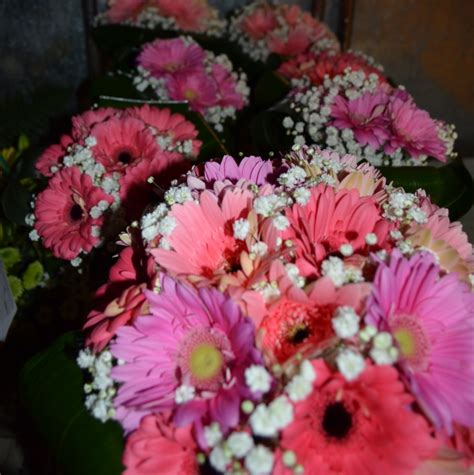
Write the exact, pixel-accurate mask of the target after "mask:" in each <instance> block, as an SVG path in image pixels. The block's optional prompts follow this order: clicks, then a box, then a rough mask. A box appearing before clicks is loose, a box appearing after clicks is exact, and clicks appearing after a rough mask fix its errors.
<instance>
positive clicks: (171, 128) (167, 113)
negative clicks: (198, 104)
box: [127, 104, 202, 156]
mask: <svg viewBox="0 0 474 475" xmlns="http://www.w3.org/2000/svg"><path fill="white" fill-rule="evenodd" d="M127 114H128V115H130V116H131V117H136V118H137V119H141V120H143V122H145V124H146V125H147V126H148V127H152V128H153V129H154V130H155V131H156V132H157V133H158V135H159V136H161V137H170V138H171V140H172V143H173V145H175V144H176V143H177V142H184V141H186V140H191V141H192V152H191V155H192V156H197V155H199V151H200V149H201V145H202V142H201V141H200V140H198V139H197V137H198V130H197V129H196V127H195V125H194V124H193V123H192V122H190V121H189V120H186V118H185V117H184V115H182V114H176V113H173V112H171V110H170V109H168V108H164V109H159V108H158V107H151V106H149V105H148V104H145V105H144V106H142V107H133V108H131V109H127Z"/></svg>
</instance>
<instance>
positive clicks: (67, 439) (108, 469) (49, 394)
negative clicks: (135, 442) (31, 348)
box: [20, 333, 123, 475]
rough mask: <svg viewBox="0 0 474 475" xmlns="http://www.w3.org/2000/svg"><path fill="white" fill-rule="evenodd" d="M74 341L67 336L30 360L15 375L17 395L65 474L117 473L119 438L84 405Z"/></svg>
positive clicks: (119, 470)
mask: <svg viewBox="0 0 474 475" xmlns="http://www.w3.org/2000/svg"><path fill="white" fill-rule="evenodd" d="M77 343H78V342H77V337H76V334H74V333H67V334H66V335H63V336H62V337H61V338H59V340H57V341H56V342H55V343H54V344H53V345H52V346H51V347H49V348H48V349H47V350H45V351H43V352H42V353H40V354H38V355H36V356H35V357H33V358H32V359H31V360H30V361H28V363H27V364H26V365H25V367H24V368H23V370H22V372H21V375H20V394H21V398H22V402H23V405H24V406H25V408H26V409H27V411H28V412H29V414H30V417H31V418H32V420H33V423H34V425H35V426H36V428H37V430H38V432H39V433H40V435H41V436H42V437H43V438H44V439H45V440H46V442H47V444H48V445H49V447H51V449H52V451H53V454H54V455H55V459H56V461H57V464H58V467H60V468H61V469H62V471H61V473H63V474H64V475H84V474H86V473H89V474H100V475H120V474H121V473H122V470H123V467H122V463H121V459H122V453H123V435H122V430H121V428H120V426H119V425H118V424H117V423H114V422H110V421H109V422H107V423H105V424H103V423H101V422H100V421H98V420H97V419H94V418H93V417H92V416H90V415H89V414H88V412H87V411H86V408H85V406H84V392H83V384H84V381H83V376H82V372H81V370H80V368H79V367H78V366H77V364H76V362H75V358H76V354H77V348H78V345H77Z"/></svg>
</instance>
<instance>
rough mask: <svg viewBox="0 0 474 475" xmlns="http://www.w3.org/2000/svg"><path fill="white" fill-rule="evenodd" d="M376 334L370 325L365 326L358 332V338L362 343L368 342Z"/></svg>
mask: <svg viewBox="0 0 474 475" xmlns="http://www.w3.org/2000/svg"><path fill="white" fill-rule="evenodd" d="M376 334H377V329H376V328H375V327H373V326H372V325H367V326H366V327H365V328H364V329H363V330H361V331H360V332H359V338H360V339H361V340H362V341H364V342H366V343H367V342H369V341H370V340H371V339H372V338H373V337H374V336H375V335H376Z"/></svg>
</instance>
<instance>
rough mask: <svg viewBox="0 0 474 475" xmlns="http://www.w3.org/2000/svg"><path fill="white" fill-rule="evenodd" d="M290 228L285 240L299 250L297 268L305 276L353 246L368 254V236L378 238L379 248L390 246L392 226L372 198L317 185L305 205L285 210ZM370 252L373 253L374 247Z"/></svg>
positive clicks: (354, 248) (317, 272) (297, 252)
mask: <svg viewBox="0 0 474 475" xmlns="http://www.w3.org/2000/svg"><path fill="white" fill-rule="evenodd" d="M286 217H287V218H288V220H289V221H290V226H289V227H288V228H287V229H286V230H285V231H284V232H283V239H285V240H286V239H290V240H291V241H292V242H293V244H294V246H295V250H296V257H297V259H296V265H297V266H298V268H299V269H300V272H301V274H302V275H305V276H310V275H313V276H314V275H316V276H317V275H319V264H320V263H321V261H322V260H323V259H325V258H326V257H327V256H328V255H330V254H333V253H337V252H339V250H340V248H341V246H342V245H343V244H350V245H351V246H352V249H353V251H354V253H356V254H357V253H362V254H364V253H367V244H366V241H365V237H366V236H367V234H368V233H374V234H375V235H376V236H377V245H378V246H380V247H382V248H383V247H384V246H386V245H387V237H388V236H387V235H388V231H389V229H390V224H389V223H388V222H387V221H386V220H385V219H383V218H382V214H381V210H380V208H379V207H378V205H377V202H376V201H375V200H374V198H373V197H371V196H364V197H361V196H360V195H359V192H358V191H357V189H351V190H347V189H341V190H339V191H337V192H336V191H334V188H332V187H329V186H325V185H322V184H321V185H318V186H316V187H314V188H312V190H311V197H310V199H309V201H308V203H307V204H306V205H299V204H295V205H293V206H292V207H291V208H289V209H288V210H287V211H286ZM371 250H373V249H372V248H371Z"/></svg>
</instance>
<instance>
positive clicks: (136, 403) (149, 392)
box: [111, 277, 261, 430]
mask: <svg viewBox="0 0 474 475" xmlns="http://www.w3.org/2000/svg"><path fill="white" fill-rule="evenodd" d="M161 287H162V288H161V292H160V293H159V294H155V293H153V292H148V293H147V299H148V302H149V305H150V312H151V315H149V316H144V317H139V318H137V319H136V320H135V322H134V324H133V325H132V326H127V327H122V328H121V329H119V330H118V335H117V339H116V341H115V342H114V343H113V344H112V345H111V351H112V354H113V355H114V356H115V357H116V358H120V359H123V360H124V361H125V363H124V364H123V365H120V366H117V367H115V368H114V369H113V370H112V376H113V378H114V379H116V380H117V381H120V382H121V383H122V385H121V387H120V389H119V391H118V394H117V396H116V398H115V400H114V403H115V405H116V407H117V409H118V412H117V416H118V418H119V419H120V420H121V421H122V423H123V424H124V426H125V427H126V429H127V430H130V429H134V428H135V427H136V426H137V425H138V422H139V418H140V417H142V415H143V414H144V413H147V412H148V413H151V412H154V411H158V412H161V411H164V410H168V409H173V410H175V411H176V412H175V417H174V419H175V423H176V424H177V425H178V426H185V425H187V424H190V423H194V422H195V423H199V421H200V420H201V419H202V418H203V417H205V416H210V418H211V419H212V420H213V421H217V422H219V423H220V424H221V427H222V428H223V429H225V428H228V427H234V426H236V425H237V424H238V422H239V413H240V402H241V401H242V399H243V398H247V397H249V396H251V394H250V392H249V390H248V388H247V386H246V385H245V376H244V373H245V369H246V368H247V367H248V366H249V365H251V364H253V363H259V362H261V356H260V353H259V352H258V351H257V350H256V349H255V347H254V340H255V335H254V326H253V323H252V322H251V321H250V320H249V319H247V318H246V317H244V316H243V315H242V313H241V311H240V309H239V307H238V306H237V305H236V304H235V303H234V302H233V301H232V300H230V299H229V298H228V297H226V296H224V295H223V294H222V293H220V292H218V291H217V290H215V289H212V288H211V289H209V288H205V289H200V290H199V291H198V292H196V291H194V290H193V289H191V288H190V287H187V286H185V285H182V284H179V283H177V282H175V281H174V280H172V279H170V278H169V277H163V278H162V282H161Z"/></svg>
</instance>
